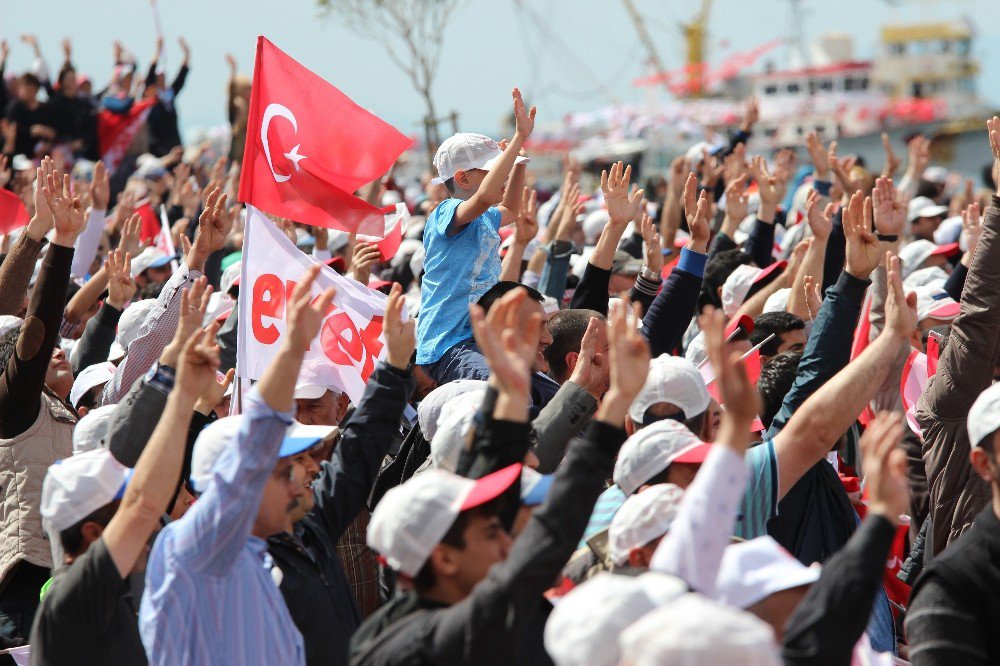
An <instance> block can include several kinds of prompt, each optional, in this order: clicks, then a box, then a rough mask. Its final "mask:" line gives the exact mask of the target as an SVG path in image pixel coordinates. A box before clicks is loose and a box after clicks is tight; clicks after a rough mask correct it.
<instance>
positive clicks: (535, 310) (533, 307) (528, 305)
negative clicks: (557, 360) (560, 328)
mask: <svg viewBox="0 0 1000 666" xmlns="http://www.w3.org/2000/svg"><path fill="white" fill-rule="evenodd" d="M535 314H539V315H541V316H542V320H543V321H542V326H541V328H540V329H539V336H538V341H537V342H535V348H536V352H535V370H537V371H539V372H545V371H546V370H548V368H549V364H548V362H547V361H546V360H545V357H544V356H542V354H543V352H544V351H545V349H546V348H547V347H548V346H549V345H551V344H552V334H551V333H549V328H548V326H546V325H545V321H544V320H545V310H544V309H543V308H542V304H541V303H539V302H538V301H535V300H532V299H530V298H525V299H524V300H523V301H521V307H520V309H519V310H518V312H517V328H518V330H521V331H523V330H525V329H526V328H527V326H528V321H529V320H530V319H531V317H532V316H533V315H535Z"/></svg>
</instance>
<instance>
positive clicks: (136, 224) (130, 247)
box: [118, 213, 143, 257]
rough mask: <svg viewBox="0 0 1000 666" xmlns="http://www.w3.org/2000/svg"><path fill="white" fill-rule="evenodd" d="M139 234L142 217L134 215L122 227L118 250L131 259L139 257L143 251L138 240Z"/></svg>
mask: <svg viewBox="0 0 1000 666" xmlns="http://www.w3.org/2000/svg"><path fill="white" fill-rule="evenodd" d="M141 233H142V216H141V215H139V214H138V213H136V214H135V215H133V216H132V217H130V218H129V219H127V220H126V221H125V224H123V225H122V228H121V235H120V236H119V238H118V249H119V250H122V251H124V252H125V253H126V254H129V255H131V256H133V257H137V256H139V253H140V252H142V250H143V246H142V242H141V241H140V240H139V236H140V234H141Z"/></svg>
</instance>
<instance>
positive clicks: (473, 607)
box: [351, 421, 625, 666]
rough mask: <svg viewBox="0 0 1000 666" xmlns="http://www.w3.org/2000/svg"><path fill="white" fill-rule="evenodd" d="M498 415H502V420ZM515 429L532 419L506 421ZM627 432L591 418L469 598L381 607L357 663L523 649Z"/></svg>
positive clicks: (356, 640)
mask: <svg viewBox="0 0 1000 666" xmlns="http://www.w3.org/2000/svg"><path fill="white" fill-rule="evenodd" d="M498 423H499V422H498ZM503 426H504V430H505V431H506V433H507V434H508V435H511V434H512V432H513V430H514V429H516V428H518V427H519V428H520V431H521V432H520V435H519V436H520V437H522V438H525V437H527V435H528V427H529V425H528V423H523V424H513V423H503ZM624 440H625V432H624V431H623V430H621V429H619V428H615V427H612V426H609V425H607V424H605V423H601V422H596V421H595V422H594V423H593V424H592V425H591V427H590V430H589V431H588V434H587V437H586V439H585V440H584V441H582V442H581V443H579V444H578V445H576V446H573V447H571V448H570V451H569V455H568V456H567V458H566V462H565V463H564V464H563V466H562V467H561V468H560V469H559V471H558V472H557V473H556V478H555V481H554V482H553V484H552V487H551V489H550V490H549V495H548V498H547V499H546V500H545V502H544V503H543V504H542V506H541V507H540V508H539V509H537V510H536V511H535V513H534V514H533V515H532V517H531V519H530V520H529V522H528V524H527V526H526V527H525V529H524V531H523V532H522V533H521V534H520V536H519V537H518V538H517V540H516V541H515V542H514V546H513V547H512V548H511V551H510V555H509V556H508V557H507V559H506V560H505V561H504V562H501V563H500V564H497V565H496V566H494V567H493V568H492V569H490V572H489V574H487V576H486V578H484V579H483V580H482V581H480V582H479V584H478V585H476V587H475V588H474V589H473V591H472V594H471V595H469V596H468V597H467V598H466V599H464V600H463V601H461V602H460V603H457V604H455V605H453V606H449V607H447V608H442V607H435V606H433V605H432V604H428V603H427V602H424V601H421V600H419V599H417V598H416V597H415V596H413V595H409V596H406V597H403V598H401V599H398V600H396V601H395V602H393V603H392V604H389V605H388V606H386V607H383V608H382V609H381V610H379V612H377V613H375V614H374V615H372V616H371V617H370V618H368V620H366V621H365V623H364V624H363V625H361V628H360V629H359V630H358V632H357V633H356V634H355V635H354V637H353V638H352V640H351V663H352V664H463V663H475V664H477V666H478V665H480V664H510V663H514V654H515V653H516V652H517V651H518V650H519V649H523V646H521V645H520V638H521V637H522V635H523V630H524V627H525V624H526V623H527V622H529V621H530V620H531V619H532V618H534V617H537V613H538V611H539V608H540V607H541V605H542V603H543V602H544V599H543V597H542V593H543V592H544V591H545V590H546V589H548V588H549V587H551V585H552V584H553V582H554V581H555V580H556V578H557V577H558V575H559V572H560V571H561V570H562V567H563V566H565V564H566V562H567V560H569V557H570V555H572V553H573V551H574V549H575V548H576V544H577V542H578V541H579V540H580V537H581V536H582V535H583V531H584V529H585V528H586V526H587V521H588V520H589V519H590V513H591V511H592V510H593V508H594V503H595V502H596V501H597V497H598V495H600V493H601V491H602V490H603V489H604V480H605V479H606V478H608V476H609V475H610V474H611V471H612V468H613V467H614V460H615V456H616V455H617V453H618V449H619V448H620V447H621V445H622V442H624Z"/></svg>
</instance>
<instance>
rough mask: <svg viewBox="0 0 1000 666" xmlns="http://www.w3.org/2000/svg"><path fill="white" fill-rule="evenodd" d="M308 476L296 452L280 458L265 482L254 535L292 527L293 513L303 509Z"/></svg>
mask: <svg viewBox="0 0 1000 666" xmlns="http://www.w3.org/2000/svg"><path fill="white" fill-rule="evenodd" d="M308 478H309V476H308V473H307V471H306V468H305V467H304V466H303V464H302V462H301V460H297V459H296V457H294V456H293V457H289V458H281V459H280V460H278V463H277V464H276V465H275V466H274V470H272V472H271V474H270V475H269V476H268V477H267V482H266V483H265V484H264V492H263V494H262V495H261V499H260V507H259V508H258V510H257V519H256V520H255V521H254V526H253V534H254V536H257V537H260V538H261V539H266V538H267V537H269V536H271V535H273V534H280V533H281V532H290V531H291V529H292V525H293V523H294V522H295V520H294V517H295V515H297V512H298V511H300V510H301V509H300V504H302V502H303V501H306V500H305V497H306V495H307V492H306V483H307V481H308Z"/></svg>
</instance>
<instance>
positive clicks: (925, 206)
mask: <svg viewBox="0 0 1000 666" xmlns="http://www.w3.org/2000/svg"><path fill="white" fill-rule="evenodd" d="M947 212H948V207H947V206H941V205H938V204H936V203H934V200H933V199H931V198H929V197H914V198H913V199H911V200H910V205H909V206H907V208H906V221H907V222H913V221H914V220H916V219H917V218H918V217H937V216H938V215H945V214H946V213H947Z"/></svg>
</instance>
